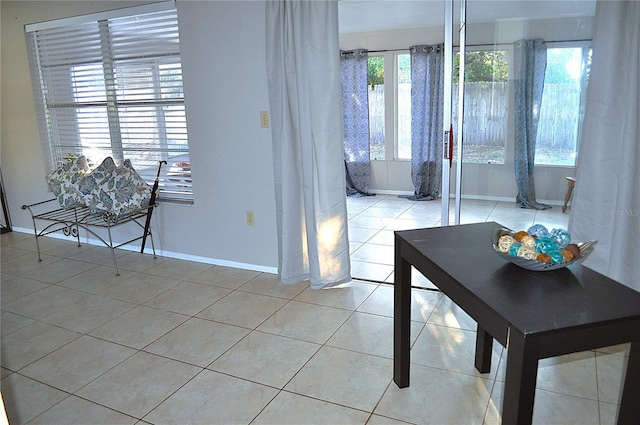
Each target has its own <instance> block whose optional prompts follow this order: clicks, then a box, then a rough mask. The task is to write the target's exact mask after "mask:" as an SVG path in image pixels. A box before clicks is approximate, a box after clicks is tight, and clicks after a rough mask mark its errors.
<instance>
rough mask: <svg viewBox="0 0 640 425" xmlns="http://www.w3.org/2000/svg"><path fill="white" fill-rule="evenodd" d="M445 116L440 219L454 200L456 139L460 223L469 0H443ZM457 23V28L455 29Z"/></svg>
mask: <svg viewBox="0 0 640 425" xmlns="http://www.w3.org/2000/svg"><path fill="white" fill-rule="evenodd" d="M456 1H460V19H459V22H458V23H457V25H456V23H455V22H454V6H455V2H456ZM444 3H445V5H444V6H445V7H444V21H445V22H444V63H445V65H444V111H443V113H444V119H443V120H442V122H443V129H442V133H443V140H442V144H443V149H442V152H443V160H442V211H441V219H440V223H441V225H442V226H448V225H449V208H450V204H451V197H450V196H451V195H450V193H451V188H450V185H451V169H452V165H453V157H452V155H453V154H452V152H453V143H454V140H455V143H456V146H458V149H456V168H455V172H456V184H455V196H454V199H453V200H454V223H453V224H456V225H457V224H460V206H461V204H460V203H461V196H462V143H463V120H464V63H465V52H466V15H467V12H466V9H467V0H444ZM456 27H457V29H456ZM456 30H457V31H458V34H459V44H460V72H459V75H460V76H459V83H458V99H459V101H458V123H457V128H458V134H457V135H454V134H452V133H453V122H452V119H453V110H452V109H453V100H452V94H453V55H454V51H453V34H454V31H456Z"/></svg>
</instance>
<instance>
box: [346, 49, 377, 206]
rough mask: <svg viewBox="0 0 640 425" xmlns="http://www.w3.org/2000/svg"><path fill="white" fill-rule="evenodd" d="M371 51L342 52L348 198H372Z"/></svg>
mask: <svg viewBox="0 0 640 425" xmlns="http://www.w3.org/2000/svg"><path fill="white" fill-rule="evenodd" d="M367 59H368V55H367V51H366V50H363V49H356V50H353V51H342V50H341V51H340V75H341V80H342V105H343V116H344V119H343V125H344V162H345V167H346V178H347V181H346V185H347V195H349V196H352V195H368V194H369V180H370V177H371V163H370V159H369V94H368V92H367V89H368V85H367Z"/></svg>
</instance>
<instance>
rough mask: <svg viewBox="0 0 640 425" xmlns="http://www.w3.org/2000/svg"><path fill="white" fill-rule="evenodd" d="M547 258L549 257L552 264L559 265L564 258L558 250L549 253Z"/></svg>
mask: <svg viewBox="0 0 640 425" xmlns="http://www.w3.org/2000/svg"><path fill="white" fill-rule="evenodd" d="M548 255H549V257H551V262H552V263H553V264H559V263H562V262H563V261H564V256H563V255H562V253H561V252H560V251H559V250H555V251H551V252H549V253H548Z"/></svg>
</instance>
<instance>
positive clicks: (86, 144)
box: [26, 2, 193, 201]
mask: <svg viewBox="0 0 640 425" xmlns="http://www.w3.org/2000/svg"><path fill="white" fill-rule="evenodd" d="M26 33H27V44H28V50H29V52H28V53H29V60H30V65H31V75H32V83H33V90H34V97H35V101H36V110H37V116H38V125H39V129H40V136H41V141H42V146H43V150H44V153H45V158H46V159H47V161H48V164H47V166H48V168H49V170H48V171H51V170H53V169H55V168H57V167H58V166H59V165H60V164H61V163H62V162H64V161H66V160H67V159H68V158H70V157H74V156H78V155H84V156H86V157H87V158H88V159H89V161H90V163H92V164H93V165H94V166H97V165H99V164H100V163H101V162H102V160H103V159H104V158H105V157H107V156H111V157H113V159H114V160H115V161H116V163H117V164H119V163H121V162H122V161H123V160H124V159H130V160H131V163H132V164H133V166H134V168H135V169H136V171H138V173H139V174H140V175H141V176H142V177H143V178H145V180H147V181H148V182H149V183H150V184H153V181H154V180H155V178H156V174H157V171H158V165H159V163H160V161H167V162H168V164H167V165H166V166H164V167H163V169H162V172H161V175H160V179H159V188H160V193H161V195H160V197H159V199H160V200H162V199H174V200H185V201H191V200H192V199H193V194H192V189H191V168H190V159H189V144H188V138H187V126H186V117H185V107H184V94H183V88H182V67H181V60H180V41H179V32H178V20H177V13H176V10H175V5H174V4H173V2H165V3H160V4H156V5H149V6H147V7H144V6H143V7H136V8H129V9H121V10H118V11H114V12H112V13H109V12H106V13H101V14H96V15H87V16H84V17H76V18H69V19H63V20H59V21H52V22H45V23H40V24H34V25H30V26H27V27H26Z"/></svg>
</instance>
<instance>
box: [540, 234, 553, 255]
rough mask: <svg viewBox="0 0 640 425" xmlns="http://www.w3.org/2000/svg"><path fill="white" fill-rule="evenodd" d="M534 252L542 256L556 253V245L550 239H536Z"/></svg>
mask: <svg viewBox="0 0 640 425" xmlns="http://www.w3.org/2000/svg"><path fill="white" fill-rule="evenodd" d="M536 251H538V252H541V253H543V254H549V253H551V252H554V251H558V245H556V241H555V240H553V239H552V238H550V237H548V236H547V237H542V238H538V239H536Z"/></svg>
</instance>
